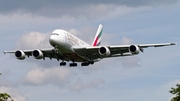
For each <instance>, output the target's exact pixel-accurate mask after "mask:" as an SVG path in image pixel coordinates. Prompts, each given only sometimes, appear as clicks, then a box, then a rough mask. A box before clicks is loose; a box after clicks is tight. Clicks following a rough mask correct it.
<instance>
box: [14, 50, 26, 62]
mask: <svg viewBox="0 0 180 101" xmlns="http://www.w3.org/2000/svg"><path fill="white" fill-rule="evenodd" d="M15 56H16V58H17V59H19V60H24V59H25V58H26V54H25V53H24V52H23V51H22V50H17V51H16V52H15Z"/></svg>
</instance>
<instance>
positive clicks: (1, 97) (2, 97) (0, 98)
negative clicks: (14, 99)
mask: <svg viewBox="0 0 180 101" xmlns="http://www.w3.org/2000/svg"><path fill="white" fill-rule="evenodd" d="M8 99H11V96H10V95H9V94H7V93H0V101H7V100H8Z"/></svg>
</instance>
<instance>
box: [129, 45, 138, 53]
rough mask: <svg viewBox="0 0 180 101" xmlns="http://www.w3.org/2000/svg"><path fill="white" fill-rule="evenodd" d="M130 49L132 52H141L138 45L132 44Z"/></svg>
mask: <svg viewBox="0 0 180 101" xmlns="http://www.w3.org/2000/svg"><path fill="white" fill-rule="evenodd" d="M129 51H130V52H131V53H132V54H139V52H140V49H139V47H138V46H136V45H131V46H130V47H129Z"/></svg>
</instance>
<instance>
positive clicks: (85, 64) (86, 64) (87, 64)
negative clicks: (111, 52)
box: [81, 61, 94, 66]
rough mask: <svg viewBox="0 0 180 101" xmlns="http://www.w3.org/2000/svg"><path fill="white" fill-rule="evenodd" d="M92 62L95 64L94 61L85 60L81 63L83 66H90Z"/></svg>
mask: <svg viewBox="0 0 180 101" xmlns="http://www.w3.org/2000/svg"><path fill="white" fill-rule="evenodd" d="M90 64H91V65H93V64H94V61H88V62H83V63H81V66H89V65H90Z"/></svg>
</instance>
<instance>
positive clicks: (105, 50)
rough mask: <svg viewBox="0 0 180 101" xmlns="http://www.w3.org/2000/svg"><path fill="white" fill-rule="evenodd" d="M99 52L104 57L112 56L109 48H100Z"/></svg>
mask: <svg viewBox="0 0 180 101" xmlns="http://www.w3.org/2000/svg"><path fill="white" fill-rule="evenodd" d="M98 52H99V54H100V55H103V56H109V55H110V54H111V52H110V50H109V48H107V47H101V48H99V50H98Z"/></svg>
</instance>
